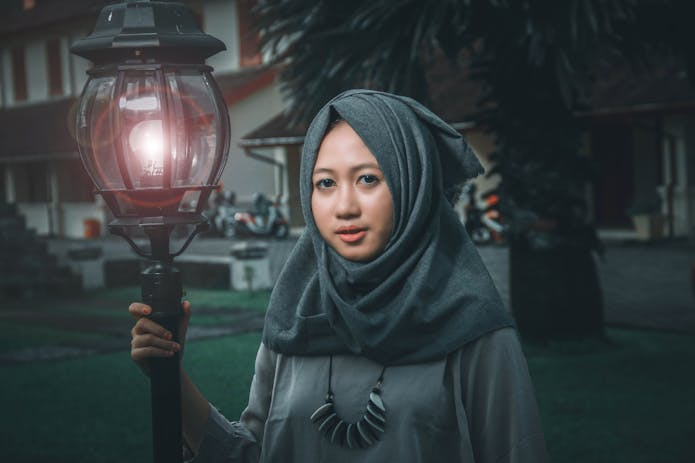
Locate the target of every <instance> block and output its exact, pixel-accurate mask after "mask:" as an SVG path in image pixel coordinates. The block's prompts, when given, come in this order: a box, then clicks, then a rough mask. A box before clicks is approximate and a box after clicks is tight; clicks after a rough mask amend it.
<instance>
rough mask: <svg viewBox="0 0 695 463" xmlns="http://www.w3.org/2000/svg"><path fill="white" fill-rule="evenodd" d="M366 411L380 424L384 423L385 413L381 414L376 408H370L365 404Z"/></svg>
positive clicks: (370, 405)
mask: <svg viewBox="0 0 695 463" xmlns="http://www.w3.org/2000/svg"><path fill="white" fill-rule="evenodd" d="M367 411H368V412H369V414H370V415H372V416H373V417H374V418H375V419H377V420H379V421H381V422H382V423H386V416H385V413H386V412H382V411H381V410H379V409H378V408H376V407H374V406H372V404H371V403H369V404H367Z"/></svg>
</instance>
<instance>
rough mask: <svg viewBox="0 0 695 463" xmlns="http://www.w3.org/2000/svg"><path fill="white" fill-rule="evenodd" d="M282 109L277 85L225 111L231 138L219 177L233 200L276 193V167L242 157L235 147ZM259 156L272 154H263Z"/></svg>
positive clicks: (244, 200) (238, 148)
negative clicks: (261, 193)
mask: <svg viewBox="0 0 695 463" xmlns="http://www.w3.org/2000/svg"><path fill="white" fill-rule="evenodd" d="M283 108H284V104H283V102H282V98H281V95H280V91H279V88H278V86H277V84H274V85H271V86H269V87H266V88H265V89H263V90H260V91H258V92H256V93H254V94H252V95H251V96H249V97H247V98H245V99H243V100H241V101H239V102H237V103H235V104H234V106H232V107H230V108H229V118H230V121H231V126H232V137H231V143H230V149H229V158H228V160H227V165H226V167H225V169H224V172H223V174H222V182H223V183H224V188H225V189H226V190H232V191H234V192H236V195H237V196H236V197H237V201H238V202H240V203H246V202H250V201H251V195H252V194H253V193H254V192H263V193H265V194H268V195H271V196H274V195H276V194H277V193H278V191H277V185H278V182H277V179H276V171H277V168H276V167H274V166H272V165H270V164H266V163H264V162H262V161H259V160H257V159H253V158H250V157H248V156H246V155H245V154H244V151H243V150H242V149H241V148H240V147H239V140H240V139H241V137H242V136H244V135H245V134H247V133H249V132H250V131H252V130H253V129H255V128H257V127H258V126H260V125H261V124H263V123H264V122H267V121H268V119H270V117H272V116H273V115H275V114H277V113H279V112H280V111H282V109H283ZM263 154H264V155H268V156H274V155H275V154H274V153H272V152H271V153H268V152H267V151H266V152H264V153H263ZM283 157H284V156H283ZM283 162H284V160H283ZM286 183H287V182H286V181H285V184H286Z"/></svg>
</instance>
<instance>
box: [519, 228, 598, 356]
mask: <svg viewBox="0 0 695 463" xmlns="http://www.w3.org/2000/svg"><path fill="white" fill-rule="evenodd" d="M509 255H510V257H509V258H510V266H509V268H510V291H511V305H512V312H513V313H514V317H515V318H516V322H517V326H518V329H519V332H520V334H521V336H522V338H524V339H525V340H528V341H532V342H545V341H548V340H553V339H576V338H584V337H596V336H598V337H600V336H603V333H604V331H603V299H602V295H601V287H600V282H599V279H598V271H597V269H596V263H595V262H594V258H593V254H592V252H591V250H590V249H588V248H585V247H579V246H569V245H564V246H561V247H555V248H553V249H534V248H532V247H531V246H529V244H528V242H527V241H526V240H525V239H523V238H516V239H513V240H511V242H510V254H509Z"/></svg>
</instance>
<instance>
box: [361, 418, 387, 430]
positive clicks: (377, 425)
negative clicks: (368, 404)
mask: <svg viewBox="0 0 695 463" xmlns="http://www.w3.org/2000/svg"><path fill="white" fill-rule="evenodd" d="M363 418H364V420H365V421H366V422H367V424H369V426H370V427H371V428H372V429H373V430H374V431H379V432H381V433H383V432H384V428H382V427H381V426H383V425H381V426H380V425H379V424H378V423H376V422H375V421H373V420H372V419H371V417H370V416H369V415H364V416H363Z"/></svg>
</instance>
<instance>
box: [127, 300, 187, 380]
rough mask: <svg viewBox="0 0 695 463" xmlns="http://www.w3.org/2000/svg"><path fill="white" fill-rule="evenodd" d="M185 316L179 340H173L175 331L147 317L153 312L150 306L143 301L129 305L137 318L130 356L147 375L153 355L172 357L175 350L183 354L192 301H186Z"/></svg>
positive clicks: (131, 333) (132, 334) (184, 304)
mask: <svg viewBox="0 0 695 463" xmlns="http://www.w3.org/2000/svg"><path fill="white" fill-rule="evenodd" d="M181 305H182V307H183V317H182V319H181V324H180V326H179V342H174V341H173V340H172V337H173V333H171V332H170V331H169V330H167V329H166V328H164V327H163V326H161V325H159V324H158V323H156V322H154V321H152V320H150V319H149V318H147V316H148V315H150V314H151V313H152V308H150V306H148V305H146V304H143V303H141V302H133V303H132V304H130V306H129V307H128V312H130V314H131V315H132V316H133V318H135V319H136V320H137V321H136V322H135V326H133V329H132V330H131V331H130V335H131V337H132V340H131V341H130V358H131V359H133V361H134V362H135V363H136V364H137V366H138V367H139V368H140V370H142V372H143V373H145V375H147V376H149V375H150V367H149V362H148V359H150V358H153V357H163V358H166V357H171V356H173V355H174V353H175V352H181V354H182V355H183V343H184V341H185V339H186V330H187V329H188V322H189V320H190V318H191V303H190V302H188V301H184V302H183V304H181Z"/></svg>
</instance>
